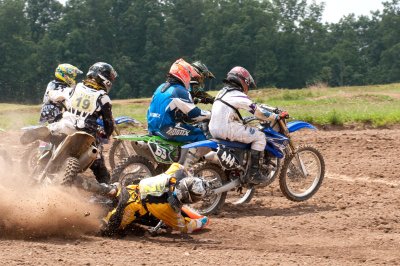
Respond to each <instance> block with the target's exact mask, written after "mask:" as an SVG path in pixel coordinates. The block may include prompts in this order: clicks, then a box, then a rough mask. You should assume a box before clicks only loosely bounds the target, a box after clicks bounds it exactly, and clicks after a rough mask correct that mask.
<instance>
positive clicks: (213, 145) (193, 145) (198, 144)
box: [182, 140, 218, 149]
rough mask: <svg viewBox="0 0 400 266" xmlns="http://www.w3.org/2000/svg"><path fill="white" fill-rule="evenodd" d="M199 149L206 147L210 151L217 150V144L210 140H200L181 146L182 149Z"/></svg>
mask: <svg viewBox="0 0 400 266" xmlns="http://www.w3.org/2000/svg"><path fill="white" fill-rule="evenodd" d="M200 147H207V148H211V149H217V148H218V144H217V143H216V142H215V141H212V140H202V141H197V142H193V143H189V144H186V145H183V146H182V149H191V148H200Z"/></svg>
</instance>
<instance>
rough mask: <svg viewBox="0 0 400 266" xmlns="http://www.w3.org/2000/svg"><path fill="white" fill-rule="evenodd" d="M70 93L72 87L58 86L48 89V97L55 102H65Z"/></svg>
mask: <svg viewBox="0 0 400 266" xmlns="http://www.w3.org/2000/svg"><path fill="white" fill-rule="evenodd" d="M70 93H71V88H69V87H61V86H58V87H57V88H55V89H52V90H49V91H48V97H49V100H50V101H52V102H54V103H57V102H63V101H65V100H66V99H68V97H69V95H70Z"/></svg>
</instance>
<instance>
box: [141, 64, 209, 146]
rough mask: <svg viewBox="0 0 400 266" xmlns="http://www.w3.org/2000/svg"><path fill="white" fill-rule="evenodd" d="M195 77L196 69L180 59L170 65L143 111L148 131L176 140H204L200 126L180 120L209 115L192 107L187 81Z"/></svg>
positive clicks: (207, 117)
mask: <svg viewBox="0 0 400 266" xmlns="http://www.w3.org/2000/svg"><path fill="white" fill-rule="evenodd" d="M199 77H200V75H199V73H198V72H197V71H196V69H195V68H194V67H192V66H191V65H190V64H189V63H187V62H186V61H185V60H183V59H178V60H177V61H175V62H174V63H173V64H172V66H171V68H170V70H169V73H168V75H167V81H166V82H165V83H163V84H161V85H160V86H159V87H158V88H157V89H156V91H155V93H154V95H153V98H152V100H151V103H150V106H149V109H148V111H147V121H148V130H149V132H150V134H153V135H158V136H160V137H162V138H164V139H167V140H173V141H178V142H195V141H201V140H205V139H206V137H205V135H204V133H203V132H202V130H201V129H200V128H197V127H194V126H192V125H190V124H187V123H185V122H184V121H186V120H187V119H189V120H190V121H195V122H199V121H202V120H205V119H209V118H210V112H209V111H204V110H201V109H200V108H198V107H196V105H195V104H194V103H193V100H192V97H191V96H190V93H189V89H190V81H191V80H192V79H194V78H199Z"/></svg>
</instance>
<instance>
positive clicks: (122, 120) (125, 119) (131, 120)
mask: <svg viewBox="0 0 400 266" xmlns="http://www.w3.org/2000/svg"><path fill="white" fill-rule="evenodd" d="M114 120H115V124H117V125H119V124H127V123H132V124H138V125H140V122H139V121H137V120H136V119H135V118H132V117H129V116H119V117H116V118H115V119H114Z"/></svg>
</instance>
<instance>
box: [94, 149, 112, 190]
mask: <svg viewBox="0 0 400 266" xmlns="http://www.w3.org/2000/svg"><path fill="white" fill-rule="evenodd" d="M100 156H101V157H100V159H97V160H95V161H94V162H93V164H92V165H91V166H90V169H91V170H92V172H93V174H94V176H95V177H96V180H97V182H99V183H106V184H108V183H109V182H110V172H108V170H107V167H106V164H105V162H104V157H103V155H102V154H101V155H100Z"/></svg>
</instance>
